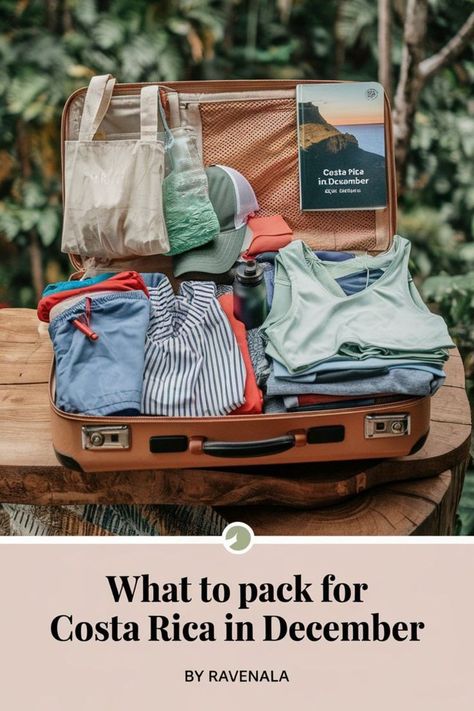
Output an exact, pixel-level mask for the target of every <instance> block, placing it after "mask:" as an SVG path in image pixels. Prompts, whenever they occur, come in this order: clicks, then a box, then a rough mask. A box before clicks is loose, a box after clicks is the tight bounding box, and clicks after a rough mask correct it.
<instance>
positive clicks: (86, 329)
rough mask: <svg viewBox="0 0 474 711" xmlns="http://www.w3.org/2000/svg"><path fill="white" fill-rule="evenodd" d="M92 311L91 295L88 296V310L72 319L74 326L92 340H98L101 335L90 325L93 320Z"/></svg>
mask: <svg viewBox="0 0 474 711" xmlns="http://www.w3.org/2000/svg"><path fill="white" fill-rule="evenodd" d="M91 311H92V300H91V298H90V296H86V311H85V313H84V314H82V315H81V316H79V318H75V319H73V320H72V324H73V326H75V327H76V328H77V329H78V330H79V331H81V333H83V334H84V335H85V336H87V338H90V340H91V341H97V339H98V338H99V336H98V335H97V333H96V332H95V331H93V330H92V328H91V327H90V322H91Z"/></svg>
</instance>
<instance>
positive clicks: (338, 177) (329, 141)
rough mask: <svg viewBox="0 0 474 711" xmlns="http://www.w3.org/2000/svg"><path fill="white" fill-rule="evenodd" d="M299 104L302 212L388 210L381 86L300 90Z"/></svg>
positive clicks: (326, 86)
mask: <svg viewBox="0 0 474 711" xmlns="http://www.w3.org/2000/svg"><path fill="white" fill-rule="evenodd" d="M296 102H297V117H298V155H299V178H300V207H301V209H302V210H373V209H378V208H384V207H386V206H387V177H386V164H385V140H384V136H385V131H384V91H383V87H382V86H381V84H378V83H377V82H353V83H334V84H333V83H328V84H324V83H323V84H299V85H298V86H297V87H296Z"/></svg>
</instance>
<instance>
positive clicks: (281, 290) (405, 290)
mask: <svg viewBox="0 0 474 711" xmlns="http://www.w3.org/2000/svg"><path fill="white" fill-rule="evenodd" d="M409 257H410V243H409V242H408V240H406V239H403V237H399V236H398V235H396V236H395V237H394V240H393V244H392V247H391V249H389V250H388V251H387V252H384V253H383V254H380V255H377V256H375V257H371V256H369V255H362V256H358V257H355V258H354V259H350V260H347V261H344V262H333V263H328V262H323V261H321V260H320V259H319V258H318V257H317V256H316V255H314V253H313V252H312V251H311V249H310V248H309V247H307V246H306V245H305V244H304V242H301V241H300V240H296V241H294V242H291V243H290V244H289V245H288V246H287V247H285V248H284V249H282V250H280V252H279V254H278V256H277V257H276V260H275V291H274V295H273V302H272V308H271V310H270V313H269V315H268V317H267V319H266V321H265V323H264V324H263V326H262V327H261V330H262V332H263V333H264V334H265V336H266V337H267V339H268V344H267V348H266V352H267V354H268V355H269V356H271V357H272V358H275V359H276V360H278V361H280V363H283V364H284V365H285V366H286V368H287V369H288V370H289V371H290V372H298V371H301V370H305V369H306V368H308V367H309V366H311V365H314V364H316V363H319V362H321V361H324V360H327V359H328V358H333V357H335V356H336V355H342V356H346V357H350V358H355V359H357V360H360V359H364V358H370V357H379V358H402V357H403V358H411V359H413V360H422V361H426V360H427V359H429V360H431V361H435V362H436V361H437V362H440V363H442V362H444V361H445V360H446V359H447V357H448V352H447V350H446V349H448V348H452V347H453V346H454V344H453V342H452V340H451V338H450V336H449V333H448V330H447V327H446V324H445V323H444V321H443V319H442V318H441V316H437V315H436V314H433V313H431V312H430V311H429V309H428V308H427V307H426V305H425V304H424V303H423V301H422V299H421V297H420V295H419V293H418V291H417V289H416V287H415V285H414V284H413V281H412V280H411V277H410V274H409V271H408V260H409ZM364 268H367V269H369V268H370V269H382V270H383V272H384V273H383V275H382V276H381V277H379V279H377V281H375V282H374V283H372V284H370V285H369V286H368V287H367V288H366V289H364V290H363V291H360V292H358V293H356V294H352V295H350V296H346V294H345V293H344V291H343V290H342V288H341V287H340V286H339V284H338V283H337V281H336V278H337V277H341V276H344V275H345V274H350V273H353V272H355V271H359V270H360V269H364Z"/></svg>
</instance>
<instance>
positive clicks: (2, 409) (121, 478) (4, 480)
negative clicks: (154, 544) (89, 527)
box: [0, 309, 471, 534]
mask: <svg viewBox="0 0 474 711" xmlns="http://www.w3.org/2000/svg"><path fill="white" fill-rule="evenodd" d="M50 362H51V345H50V342H49V338H48V335H47V330H46V328H45V325H44V324H39V322H38V321H37V319H36V314H35V312H34V311H32V310H30V309H3V310H0V500H1V501H5V502H6V501H9V502H17V503H20V502H23V503H36V504H52V503H55V504H66V503H73V502H75V503H110V504H112V503H152V502H153V503H191V504H193V503H195V504H198V503H199V504H202V503H205V504H211V505H214V506H219V507H222V511H225V512H226V515H227V516H229V517H230V518H232V516H233V515H234V513H235V512H237V513H239V512H240V514H239V515H240V519H241V520H248V521H249V523H251V525H252V526H254V528H255V530H256V531H258V532H262V533H267V532H268V533H270V532H271V533H275V534H277V533H281V534H283V533H285V532H286V533H289V532H292V533H298V532H299V531H301V532H304V531H308V530H309V529H308V527H309V528H310V529H311V531H314V532H318V533H321V534H323V533H328V531H331V532H334V533H335V534H339V533H341V532H342V531H343V529H344V531H343V532H344V533H354V534H355V533H356V532H359V533H361V532H366V533H368V532H376V531H377V532H379V534H380V532H385V533H390V532H391V533H393V532H394V531H395V532H399V531H400V532H401V533H402V534H406V533H410V532H412V531H411V530H410V527H411V526H414V525H415V523H416V527H418V528H420V530H422V529H423V526H424V527H425V529H426V526H427V523H426V522H427V520H428V519H429V518H430V516H432V515H433V510H435V511H437V514H436V515H437V516H438V524H439V525H441V524H440V522H442V521H445V519H446V514H443V515H442V511H441V509H443V507H444V509H447V510H448V511H450V512H451V513H450V515H451V518H452V501H451V504H449V502H450V500H451V499H453V501H455V502H456V505H457V499H456V496H457V493H456V492H459V491H460V483H459V482H461V483H462V478H463V475H464V466H465V463H466V461H467V458H468V456H469V440H470V432H471V419H470V410H469V404H468V400H467V397H466V393H465V390H464V371H463V366H462V361H461V358H460V356H459V354H458V353H457V352H455V353H454V354H453V355H452V356H451V358H450V359H449V361H448V363H447V368H446V371H447V383H446V385H445V386H444V387H443V388H441V390H440V391H439V392H438V393H437V394H436V395H435V397H434V398H433V401H432V418H431V429H430V434H429V437H428V439H427V441H426V443H425V445H424V447H423V448H422V449H421V450H420V451H419V452H417V453H416V454H414V455H412V456H410V457H404V458H401V459H397V460H385V461H364V462H344V463H330V464H327V463H324V464H318V463H310V464H300V465H295V466H292V467H288V466H281V467H275V466H273V467H268V466H267V467H247V468H240V469H235V468H234V469H231V468H228V469H224V470H216V469H186V470H147V471H136V472H109V473H100V474H90V473H89V474H85V473H78V472H73V471H70V470H67V469H65V468H64V467H62V466H61V465H60V464H59V463H58V462H57V460H56V457H55V455H54V452H53V449H52V445H51V437H50V431H49V402H48V394H47V381H48V374H49V367H50ZM405 480H409V481H405ZM414 480H421V481H414ZM402 482H403V483H402ZM374 487H376V488H374ZM413 487H415V489H413ZM416 487H419V488H418V489H416ZM369 489H370V490H371V491H370V492H369V491H368V490H369ZM362 492H364V493H362ZM453 492H454V493H453ZM355 494H359V496H357V497H356V498H353V497H354V496H355ZM346 499H350V501H344V500H346ZM343 501H344V502H343ZM341 502H343V503H341ZM390 502H391V503H390ZM244 504H245V507H244V506H243V505H244ZM250 504H251V505H252V508H250V506H249V505H250ZM270 504H271V505H272V506H271V507H269V506H268V505H270ZM334 504H336V505H334ZM448 504H449V505H448ZM275 506H278V507H286V509H281V508H275ZM328 506H330V508H327V509H325V510H320V511H314V508H313V507H318V508H321V507H328ZM387 506H388V507H390V506H392V510H391V514H390V515H388V514H387V510H386V509H387ZM289 507H291V508H289ZM291 509H294V510H291ZM298 509H300V510H298ZM301 509H312V510H309V511H308V510H307V511H303V510H301ZM415 509H416V511H418V512H419V513H418V514H416V512H415ZM444 509H443V510H444ZM244 511H245V512H246V518H243V512H244ZM233 512H234V513H233ZM237 513H235V515H237ZM420 516H421V519H420ZM448 518H449V516H448ZM338 521H339V522H340V523H339V524H338V523H337V522H338ZM383 522H385V523H383ZM410 522H411V523H410ZM413 522H415V523H413ZM433 525H434V524H433ZM448 528H449V526H447V525H446V526H445V529H446V530H448Z"/></svg>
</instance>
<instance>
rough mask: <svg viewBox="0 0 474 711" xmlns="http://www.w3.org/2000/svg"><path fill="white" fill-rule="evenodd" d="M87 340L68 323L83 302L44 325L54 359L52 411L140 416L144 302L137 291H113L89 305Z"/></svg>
mask: <svg viewBox="0 0 474 711" xmlns="http://www.w3.org/2000/svg"><path fill="white" fill-rule="evenodd" d="M91 305H92V306H91V315H90V327H91V329H92V330H93V331H95V332H96V333H97V335H98V339H97V340H96V341H92V340H90V339H89V338H88V337H87V336H86V335H85V334H84V333H82V332H81V331H80V330H78V329H77V328H76V327H75V326H74V325H73V323H72V321H73V320H74V319H77V318H80V317H82V316H83V315H84V313H85V307H86V299H85V298H84V299H82V300H81V301H80V302H78V303H76V304H74V306H71V308H69V309H67V310H66V311H63V312H62V313H61V314H59V315H58V316H57V317H56V318H54V319H53V321H52V322H51V323H50V325H49V334H50V336H51V340H52V342H53V347H54V354H55V359H56V406H57V407H58V408H59V409H61V410H64V411H65V412H74V413H82V414H84V415H124V416H125V415H138V414H140V406H141V397H142V387H143V368H144V356H145V335H146V332H147V329H148V324H149V320H150V301H149V299H148V298H147V296H146V295H145V294H144V293H143V291H127V292H117V293H116V294H104V295H103V296H97V297H95V298H94V299H93V300H92V302H91Z"/></svg>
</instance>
